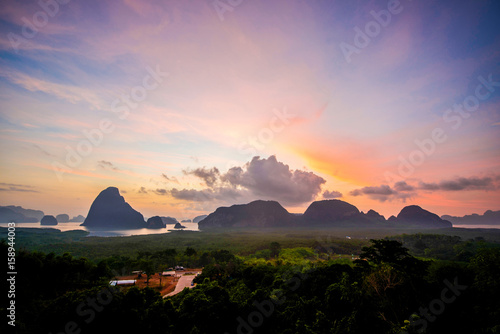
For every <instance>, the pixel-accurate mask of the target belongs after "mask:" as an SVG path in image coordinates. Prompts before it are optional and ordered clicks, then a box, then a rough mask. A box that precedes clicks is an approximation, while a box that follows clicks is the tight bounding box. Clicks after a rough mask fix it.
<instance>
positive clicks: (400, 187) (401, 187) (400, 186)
mask: <svg viewBox="0 0 500 334" xmlns="http://www.w3.org/2000/svg"><path fill="white" fill-rule="evenodd" d="M394 190H396V191H413V190H415V187H414V186H412V185H409V184H408V183H406V182H405V181H399V182H396V183H395V184H394Z"/></svg>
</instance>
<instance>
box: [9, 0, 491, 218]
mask: <svg viewBox="0 0 500 334" xmlns="http://www.w3.org/2000/svg"><path fill="white" fill-rule="evenodd" d="M499 14H500V2H498V1H485V0H477V1H456V0H455V1H450V0H449V1H430V0H425V1H424V0H422V1H411V0H401V1H392V0H391V1H357V0H352V1H333V0H332V1H327V0H310V1H305V0H286V1H285V0H273V1H268V0H267V1H265V0H252V1H249V0H216V1H213V0H206V1H204V0H196V1H195V0H186V1H163V0H158V1H154V0H151V1H148V0H145V1H134V0H115V1H96V0H88V1H76V0H57V1H56V0H42V1H22V2H21V1H13V0H6V1H3V2H2V4H1V5H0V161H1V163H0V205H21V206H23V207H25V208H31V209H39V210H43V211H44V212H45V213H46V214H54V215H56V214H60V213H67V214H69V215H70V216H76V215H78V214H82V215H84V216H85V215H86V214H87V212H88V209H89V208H90V205H91V203H92V201H93V199H94V198H95V197H96V196H97V195H98V194H99V192H100V191H102V190H103V189H105V188H107V187H109V186H116V187H118V188H119V189H120V192H121V194H122V195H123V196H124V198H125V200H126V201H127V202H128V203H129V204H131V205H132V207H133V208H134V209H136V210H138V211H140V212H141V213H142V214H144V215H145V216H146V217H151V216H154V215H169V216H174V217H176V218H178V219H189V218H193V217H194V216H197V215H201V214H208V213H210V212H212V211H214V210H215V209H216V208H217V207H219V206H229V205H232V204H242V203H248V202H250V201H252V200H256V199H264V200H276V201H278V202H280V203H281V204H282V205H283V206H284V207H285V208H287V209H288V210H289V211H290V212H294V213H301V212H304V211H305V209H306V208H307V206H308V205H309V204H310V203H311V202H312V201H315V200H323V199H340V200H344V201H347V202H349V203H351V204H354V205H356V206H357V207H358V208H359V209H360V210H362V211H365V212H366V211H367V210H369V209H374V210H376V211H378V212H379V213H381V214H383V215H385V216H386V218H387V217H389V216H390V215H397V214H398V212H399V211H400V210H401V209H402V208H403V207H404V206H406V205H412V204H416V205H420V206H422V207H423V208H424V209H427V210H429V211H432V212H434V213H437V214H439V215H443V214H451V215H465V214H471V213H479V214H481V213H483V212H484V211H486V210H488V209H491V210H500V204H499V203H500V154H499V153H500V145H499V143H500V131H499V130H500V34H499V32H500V21H499V20H498V16H499Z"/></svg>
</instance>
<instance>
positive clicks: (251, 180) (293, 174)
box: [170, 156, 326, 205]
mask: <svg viewBox="0 0 500 334" xmlns="http://www.w3.org/2000/svg"><path fill="white" fill-rule="evenodd" d="M184 173H185V174H192V175H195V176H197V177H199V178H201V179H202V180H203V181H204V182H205V184H206V185H207V187H208V188H207V189H202V190H197V189H182V190H179V189H177V188H173V189H172V190H170V194H171V195H172V196H173V197H175V198H177V199H183V200H193V201H213V200H218V201H224V202H230V203H232V202H234V199H235V198H239V197H242V198H245V200H248V201H250V200H254V199H265V200H276V201H279V202H280V203H282V204H284V205H298V204H302V203H306V202H311V201H312V200H314V198H316V196H317V195H318V194H319V193H320V192H321V186H322V185H323V184H324V183H325V182H326V181H325V180H324V179H323V178H322V177H320V176H318V175H316V174H314V173H312V172H306V171H302V170H298V169H297V170H291V169H290V167H289V166H288V165H286V164H284V163H282V162H279V161H278V160H277V159H276V157H275V156H270V157H269V158H267V159H265V158H263V159H261V158H260V157H254V158H253V159H252V160H251V161H250V162H248V163H246V164H245V165H244V166H243V167H239V166H238V167H232V168H230V169H229V170H228V171H227V172H226V173H224V174H221V173H220V171H219V170H218V169H217V168H215V167H213V168H211V169H207V168H205V167H203V168H198V169H195V170H192V171H184Z"/></svg>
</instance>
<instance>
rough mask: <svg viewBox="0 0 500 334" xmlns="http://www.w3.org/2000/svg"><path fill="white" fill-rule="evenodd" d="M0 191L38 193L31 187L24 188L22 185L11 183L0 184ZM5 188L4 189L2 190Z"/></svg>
mask: <svg viewBox="0 0 500 334" xmlns="http://www.w3.org/2000/svg"><path fill="white" fill-rule="evenodd" d="M0 187H2V188H0V191H16V192H26V193H39V191H36V190H34V189H32V188H33V186H26V185H23V184H13V183H0ZM4 187H6V188H4Z"/></svg>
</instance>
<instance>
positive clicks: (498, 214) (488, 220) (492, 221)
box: [441, 210, 500, 225]
mask: <svg viewBox="0 0 500 334" xmlns="http://www.w3.org/2000/svg"><path fill="white" fill-rule="evenodd" d="M441 218H443V219H446V220H449V221H451V222H452V223H453V225H500V210H499V211H491V210H488V211H486V212H485V213H484V214H482V215H478V214H476V213H473V214H471V215H465V216H463V217H455V216H448V215H444V216H441Z"/></svg>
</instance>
